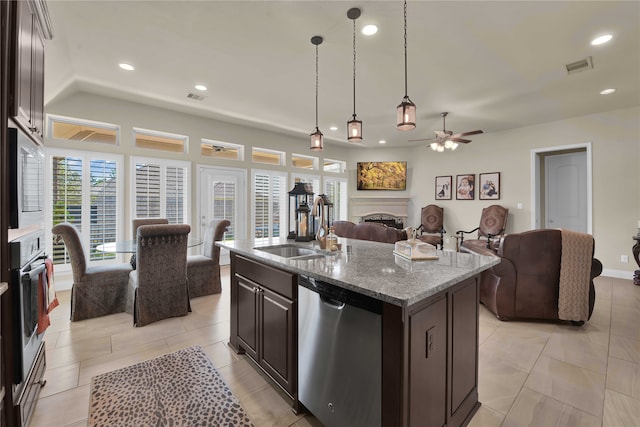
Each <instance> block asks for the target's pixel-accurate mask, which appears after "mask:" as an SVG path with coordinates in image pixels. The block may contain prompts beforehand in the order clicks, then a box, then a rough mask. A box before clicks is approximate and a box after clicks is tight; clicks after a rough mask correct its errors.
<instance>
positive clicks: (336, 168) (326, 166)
mask: <svg viewBox="0 0 640 427" xmlns="http://www.w3.org/2000/svg"><path fill="white" fill-rule="evenodd" d="M322 170H324V171H325V172H335V173H344V172H346V171H347V163H346V162H343V161H341V160H331V159H324V162H323V164H322Z"/></svg>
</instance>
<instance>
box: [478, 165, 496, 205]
mask: <svg viewBox="0 0 640 427" xmlns="http://www.w3.org/2000/svg"><path fill="white" fill-rule="evenodd" d="M479 180H480V195H479V196H478V197H479V198H480V200H498V199H499V198H500V172H489V173H481V174H480V176H479Z"/></svg>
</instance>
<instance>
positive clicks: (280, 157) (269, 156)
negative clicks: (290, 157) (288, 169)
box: [251, 147, 284, 166]
mask: <svg viewBox="0 0 640 427" xmlns="http://www.w3.org/2000/svg"><path fill="white" fill-rule="evenodd" d="M251 160H253V162H254V163H265V164H267V165H276V166H284V152H283V151H276V150H267V149H266V148H257V147H253V151H252V152H251Z"/></svg>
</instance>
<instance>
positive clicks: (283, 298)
mask: <svg viewBox="0 0 640 427" xmlns="http://www.w3.org/2000/svg"><path fill="white" fill-rule="evenodd" d="M231 274H232V283H231V318H232V319H233V321H232V322H231V336H230V337H229V345H231V347H233V348H234V349H235V350H236V351H237V352H239V353H242V352H246V353H247V354H248V355H249V356H250V357H251V358H252V359H253V360H254V361H255V362H256V363H257V364H258V366H260V367H261V368H262V369H263V370H264V371H265V372H266V373H267V374H268V375H269V376H270V377H271V378H272V379H273V380H274V381H275V382H276V383H278V384H279V385H280V386H281V387H282V388H283V389H284V390H285V391H286V392H287V393H288V394H289V395H290V396H291V397H292V399H293V401H294V406H295V405H296V404H297V402H296V396H297V375H298V372H297V371H298V364H297V355H298V352H297V351H298V348H297V347H298V345H297V333H298V332H297V323H298V314H297V311H296V309H297V308H296V307H297V304H296V299H297V293H298V288H297V285H298V278H297V275H295V274H292V273H289V272H286V271H282V270H278V269H276V268H272V267H269V266H266V265H264V264H260V263H257V262H255V261H252V260H250V259H248V258H245V257H242V256H239V255H237V254H235V253H231Z"/></svg>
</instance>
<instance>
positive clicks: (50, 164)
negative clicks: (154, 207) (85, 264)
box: [47, 149, 123, 264]
mask: <svg viewBox="0 0 640 427" xmlns="http://www.w3.org/2000/svg"><path fill="white" fill-rule="evenodd" d="M47 168H48V170H47V176H48V177H49V180H48V181H49V182H48V194H49V195H50V199H49V201H50V203H51V209H50V210H49V212H51V218H50V220H51V225H52V226H53V225H56V224H59V223H61V222H69V223H71V224H73V225H74V226H75V227H76V228H77V229H78V231H79V232H80V235H81V238H82V243H83V246H84V247H85V251H86V252H87V255H88V257H89V261H90V262H91V261H101V260H111V259H115V257H116V255H115V254H113V253H103V252H99V251H97V250H96V246H97V245H100V244H103V243H108V242H113V241H115V240H116V239H117V237H118V236H120V235H121V234H122V233H121V232H122V224H120V223H119V221H118V218H121V217H122V215H121V205H122V203H121V199H122V192H123V190H122V188H123V185H122V173H121V170H122V156H119V155H110V154H104V153H94V152H81V151H77V152H72V153H69V151H68V150H56V149H49V150H47ZM49 229H50V227H49ZM87 230H88V232H87ZM51 253H52V257H53V262H54V264H69V263H70V260H69V256H68V254H67V251H66V247H65V245H64V243H62V242H61V243H59V244H53V246H52V248H51Z"/></svg>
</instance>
